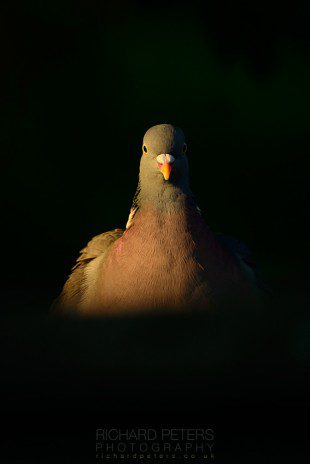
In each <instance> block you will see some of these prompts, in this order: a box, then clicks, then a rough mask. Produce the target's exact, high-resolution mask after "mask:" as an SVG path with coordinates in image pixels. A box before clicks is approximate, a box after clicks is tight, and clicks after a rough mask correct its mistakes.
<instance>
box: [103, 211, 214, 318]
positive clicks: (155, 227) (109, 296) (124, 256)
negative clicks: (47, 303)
mask: <svg viewBox="0 0 310 464" xmlns="http://www.w3.org/2000/svg"><path fill="white" fill-rule="evenodd" d="M193 231H195V233H194V232H193ZM211 245H212V236H211V235H210V236H209V237H208V229H207V228H206V226H204V225H203V223H202V222H201V221H200V220H198V218H196V219H195V218H192V219H191V218H188V215H186V214H184V213H183V214H180V213H169V214H166V215H156V214H151V213H144V214H142V213H141V214H139V215H137V217H136V218H135V221H134V223H133V225H132V226H131V227H130V228H129V229H128V230H127V231H126V232H125V233H124V235H123V236H122V237H121V238H120V239H118V240H117V241H116V242H115V244H114V245H113V246H112V248H111V250H110V253H109V255H108V257H107V260H106V262H105V263H102V272H100V275H99V276H98V282H97V287H98V289H99V293H100V302H101V304H103V305H104V306H106V307H111V310H112V311H114V310H115V308H122V309H126V308H127V309H132V308H133V307H134V308H137V309H143V308H146V307H147V308H149V307H153V308H155V307H178V308H182V307H184V306H187V305H189V304H192V303H194V302H195V301H194V300H197V301H198V300H199V301H200V302H202V301H203V302H204V304H205V302H206V299H208V297H209V293H210V292H209V288H208V281H207V279H206V275H207V274H206V268H207V266H208V263H207V255H208V250H207V249H208V247H209V248H210V246H211ZM209 251H210V250H209ZM209 254H210V253H209Z"/></svg>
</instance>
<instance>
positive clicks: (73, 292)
mask: <svg viewBox="0 0 310 464" xmlns="http://www.w3.org/2000/svg"><path fill="white" fill-rule="evenodd" d="M258 294H259V291H258V284H257V279H256V274H255V269H254V266H253V265H252V262H251V254H250V252H249V250H248V248H247V247H246V246H245V245H244V244H243V243H242V242H240V241H239V240H237V239H234V238H233V237H227V236H224V235H219V234H216V233H214V232H212V230H211V229H210V228H209V227H208V225H207V224H206V222H205V220H204V218H203V216H202V213H201V211H200V209H199V207H198V206H197V204H196V201H195V197H194V195H193V193H192V191H191V188H190V183H189V166H188V158H187V144H186V141H185V136H184V133H183V131H182V130H181V129H180V128H178V127H175V126H173V125H171V124H158V125H155V126H153V127H151V128H150V129H148V130H147V132H146V133H145V135H144V138H143V142H142V155H141V161H140V173H139V181H138V187H137V191H136V194H135V195H134V199H133V203H132V208H131V210H130V214H129V218H128V221H127V224H126V227H125V228H124V229H115V230H112V231H109V232H105V233H102V234H99V235H97V236H95V237H94V238H93V239H92V240H91V241H90V242H89V243H88V244H87V246H86V247H85V248H83V249H82V250H81V252H80V256H79V257H78V259H77V261H76V264H75V265H74V267H73V268H72V272H71V274H70V276H69V277H68V279H67V281H66V283H65V285H64V287H63V290H62V292H61V294H60V296H59V297H58V298H57V300H56V301H55V302H54V305H53V308H54V309H55V310H56V311H57V313H61V314H63V315H65V314H68V315H69V314H76V315H79V316H90V317H91V316H104V315H109V316H110V315H119V314H131V313H137V312H156V311H157V312H161V311H166V310H167V311H169V310H172V311H177V312H180V313H181V312H187V311H192V310H195V309H198V310H203V311H205V310H206V311H208V310H210V311H211V310H212V309H213V308H216V307H217V306H218V305H220V304H223V303H225V304H226V303H228V304H230V303H232V302H236V301H237V302H238V301H248V302H250V301H255V300H256V299H257V297H258Z"/></svg>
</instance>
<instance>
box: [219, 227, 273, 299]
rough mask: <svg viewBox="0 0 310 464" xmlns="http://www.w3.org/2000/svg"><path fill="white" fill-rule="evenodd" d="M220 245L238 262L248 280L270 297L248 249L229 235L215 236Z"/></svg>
mask: <svg viewBox="0 0 310 464" xmlns="http://www.w3.org/2000/svg"><path fill="white" fill-rule="evenodd" d="M216 236H217V238H218V239H219V241H220V242H221V244H222V245H223V246H224V247H225V248H226V249H227V250H228V251H229V252H230V253H231V254H233V255H234V256H235V257H236V258H237V260H238V261H239V264H240V266H241V267H242V269H243V270H244V271H245V273H246V275H247V276H248V278H249V279H250V280H251V281H252V282H253V283H254V284H255V285H256V286H257V288H259V289H260V290H262V291H263V292H265V293H268V294H269V295H272V291H271V290H270V288H269V287H268V285H267V284H266V283H265V282H264V280H263V279H262V277H261V274H260V271H259V269H258V267H257V265H256V263H255V260H254V257H253V253H252V251H251V250H250V248H249V247H248V246H247V245H246V244H245V243H244V242H242V241H241V240H239V239H237V238H235V237H232V236H231V235H224V234H217V235H216Z"/></svg>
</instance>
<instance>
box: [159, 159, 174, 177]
mask: <svg viewBox="0 0 310 464" xmlns="http://www.w3.org/2000/svg"><path fill="white" fill-rule="evenodd" d="M171 169H172V166H171V163H164V164H162V165H161V166H160V170H161V172H162V174H163V176H164V179H165V180H169V177H170V173H171Z"/></svg>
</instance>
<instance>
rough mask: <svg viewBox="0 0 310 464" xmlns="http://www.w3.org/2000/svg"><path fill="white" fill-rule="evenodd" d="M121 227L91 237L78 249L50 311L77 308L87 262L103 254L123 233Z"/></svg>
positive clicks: (64, 311)
mask: <svg viewBox="0 0 310 464" xmlns="http://www.w3.org/2000/svg"><path fill="white" fill-rule="evenodd" d="M123 233H124V231H123V229H115V230H111V231H109V232H104V233H102V234H99V235H96V236H95V237H93V238H92V239H91V240H90V241H89V242H88V243H87V245H86V246H85V247H84V248H83V249H82V250H81V251H80V254H79V257H78V258H77V260H76V262H75V264H74V266H73V267H72V269H71V273H70V275H69V277H68V279H67V281H66V282H65V285H64V287H63V289H62V292H61V294H60V296H59V297H58V298H57V299H56V300H55V301H54V303H53V305H52V312H54V313H55V314H57V313H59V312H60V313H68V314H70V311H71V310H74V308H77V306H78V305H79V303H80V301H81V298H82V297H83V294H84V291H85V282H86V281H85V269H86V266H87V264H88V263H90V262H91V261H92V260H94V259H95V258H97V257H99V256H100V255H102V254H104V253H105V252H106V251H107V250H108V248H109V247H110V246H111V245H112V244H113V243H114V242H115V241H116V240H117V239H118V238H120V237H121V236H122V235H123Z"/></svg>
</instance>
